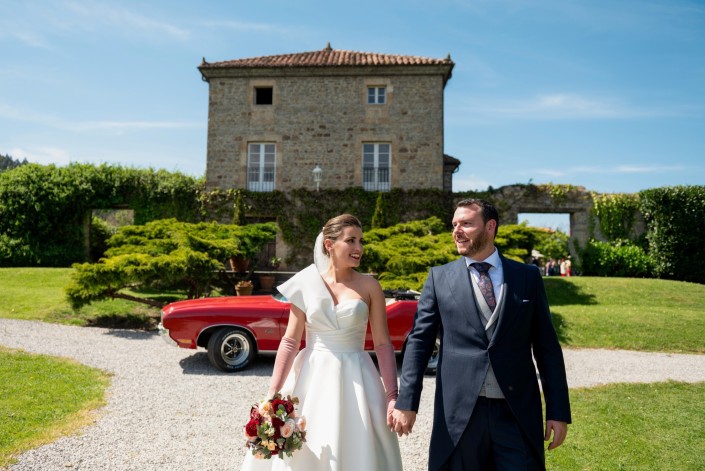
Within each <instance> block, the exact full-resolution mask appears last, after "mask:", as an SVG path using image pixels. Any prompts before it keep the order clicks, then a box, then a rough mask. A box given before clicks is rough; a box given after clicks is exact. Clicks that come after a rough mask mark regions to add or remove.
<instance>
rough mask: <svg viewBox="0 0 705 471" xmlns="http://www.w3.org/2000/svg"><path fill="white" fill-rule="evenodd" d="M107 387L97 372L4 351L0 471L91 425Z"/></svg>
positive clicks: (105, 378)
mask: <svg viewBox="0 0 705 471" xmlns="http://www.w3.org/2000/svg"><path fill="white" fill-rule="evenodd" d="M109 383H110V379H109V376H108V375H106V374H105V373H103V372H101V371H100V370H97V369H95V368H89V367H87V366H84V365H80V364H78V363H75V362H73V361H70V360H66V359H60V358H53V357H48V356H45V355H30V354H28V353H24V352H21V351H18V350H10V349H7V348H4V347H1V346H0V468H2V467H4V466H7V465H9V464H10V463H11V462H12V457H13V456H16V455H18V454H19V453H21V452H23V451H26V450H29V449H32V448H36V447H38V446H40V445H43V444H45V443H50V442H52V441H54V440H56V439H57V438H59V437H60V436H62V435H66V434H69V433H72V432H74V431H75V430H77V429H78V428H80V427H82V426H84V425H86V424H88V423H90V422H91V421H92V416H91V414H90V411H92V410H94V409H96V408H98V407H100V406H102V405H103V404H104V396H105V389H106V388H107V387H108V385H109Z"/></svg>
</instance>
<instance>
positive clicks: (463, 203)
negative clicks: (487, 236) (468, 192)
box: [455, 198, 499, 235]
mask: <svg viewBox="0 0 705 471" xmlns="http://www.w3.org/2000/svg"><path fill="white" fill-rule="evenodd" d="M468 206H479V207H480V209H481V210H482V222H484V223H485V224H487V221H489V220H490V219H494V220H495V221H496V222H497V226H496V227H495V230H494V233H495V235H497V229H499V213H498V212H497V208H495V207H494V206H493V205H492V203H490V202H489V201H485V200H481V199H479V198H468V199H464V200H460V201H458V203H457V204H456V205H455V209H458V208H467V207H468Z"/></svg>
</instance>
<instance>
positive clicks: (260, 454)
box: [254, 450, 265, 460]
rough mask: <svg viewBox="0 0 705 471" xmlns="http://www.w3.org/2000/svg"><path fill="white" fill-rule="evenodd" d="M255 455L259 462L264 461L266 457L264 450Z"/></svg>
mask: <svg viewBox="0 0 705 471" xmlns="http://www.w3.org/2000/svg"><path fill="white" fill-rule="evenodd" d="M254 455H255V458H257V459H258V460H263V459H264V457H265V455H264V452H263V451H262V450H257V451H255V453H254Z"/></svg>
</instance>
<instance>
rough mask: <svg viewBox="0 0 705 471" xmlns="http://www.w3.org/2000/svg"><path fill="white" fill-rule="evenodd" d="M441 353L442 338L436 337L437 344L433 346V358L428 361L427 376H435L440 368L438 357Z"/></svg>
mask: <svg viewBox="0 0 705 471" xmlns="http://www.w3.org/2000/svg"><path fill="white" fill-rule="evenodd" d="M440 351H441V337H440V336H438V337H436V344H435V345H434V346H433V353H431V358H430V359H429V360H428V365H426V374H427V375H435V374H436V368H438V355H439V353H440Z"/></svg>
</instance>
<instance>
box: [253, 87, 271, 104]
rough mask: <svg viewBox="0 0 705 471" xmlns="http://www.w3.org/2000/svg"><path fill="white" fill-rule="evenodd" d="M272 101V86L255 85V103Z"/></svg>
mask: <svg viewBox="0 0 705 471" xmlns="http://www.w3.org/2000/svg"><path fill="white" fill-rule="evenodd" d="M272 103H274V88H273V87H255V105H271V104H272Z"/></svg>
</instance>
